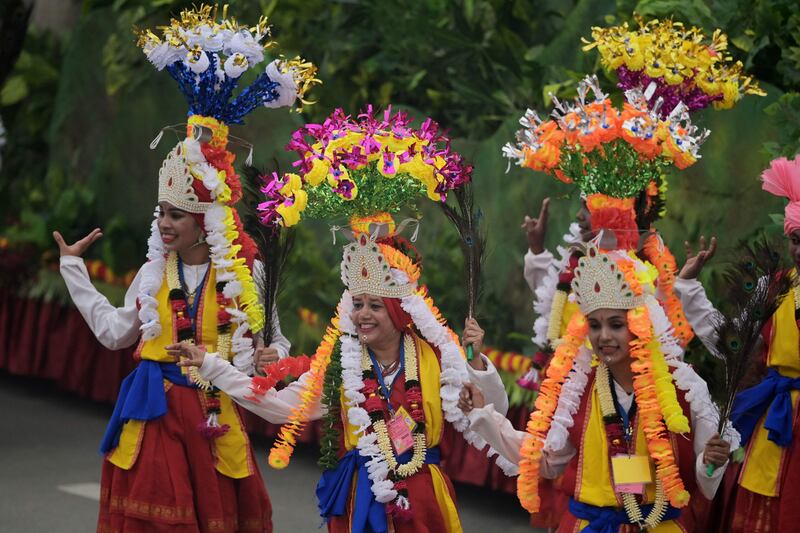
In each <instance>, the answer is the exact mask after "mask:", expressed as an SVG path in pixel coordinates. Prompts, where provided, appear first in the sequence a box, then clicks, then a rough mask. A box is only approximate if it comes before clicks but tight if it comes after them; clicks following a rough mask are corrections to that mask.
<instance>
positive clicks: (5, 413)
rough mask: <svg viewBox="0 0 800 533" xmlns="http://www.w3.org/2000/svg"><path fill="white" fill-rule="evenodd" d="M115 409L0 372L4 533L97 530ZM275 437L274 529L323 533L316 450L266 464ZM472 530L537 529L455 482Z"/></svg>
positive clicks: (262, 454) (269, 478) (0, 530)
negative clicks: (287, 462)
mask: <svg viewBox="0 0 800 533" xmlns="http://www.w3.org/2000/svg"><path fill="white" fill-rule="evenodd" d="M110 413H111V408H110V407H109V406H105V405H98V404H95V403H92V402H89V401H85V400H81V399H78V398H75V397H74V396H71V395H68V394H65V393H62V392H59V391H57V390H55V388H54V387H53V386H51V385H50V384H48V383H44V382H41V381H35V380H28V379H21V378H17V377H11V376H8V375H7V374H4V373H0V533H11V532H14V533H17V532H25V533H85V532H91V531H94V527H95V520H96V517H97V501H96V498H97V494H98V493H99V488H98V487H99V486H98V483H99V481H100V457H99V455H98V454H97V452H96V450H97V445H98V442H99V441H100V437H101V436H102V433H103V430H104V429H105V423H106V420H107V419H108V416H109V414H110ZM269 445H270V442H269V441H268V440H266V439H264V440H255V441H254V446H255V449H256V451H257V455H258V461H259V463H260V466H261V472H262V473H263V474H264V479H265V482H266V484H267V488H268V489H269V493H270V497H271V498H272V505H273V508H274V515H273V520H274V524H275V531H276V532H277V533H281V532H284V531H292V532H306V531H307V532H318V531H321V530H319V529H318V526H319V523H320V522H319V517H318V515H317V512H316V503H315V501H314V491H313V487H314V486H315V485H316V481H317V479H318V477H319V470H318V468H317V465H316V452H315V450H313V449H311V448H300V449H299V450H298V451H297V453H296V455H295V457H294V458H293V459H292V465H291V467H290V468H288V469H286V470H283V471H279V470H273V469H271V468H269V467H268V466H267V465H266V450H268V447H269ZM456 491H457V493H458V503H459V512H460V514H461V519H462V522H463V524H464V531H465V532H467V533H489V532H496V531H502V532H503V533H522V532H526V533H527V532H530V531H533V530H532V529H531V528H530V527H529V526H528V518H527V514H526V513H525V512H524V511H523V510H522V509H521V508H520V507H519V504H518V502H517V501H516V499H515V498H514V497H513V496H510V495H507V494H500V493H495V492H491V491H487V490H483V489H478V488H475V487H470V486H466V485H459V486H457V487H456Z"/></svg>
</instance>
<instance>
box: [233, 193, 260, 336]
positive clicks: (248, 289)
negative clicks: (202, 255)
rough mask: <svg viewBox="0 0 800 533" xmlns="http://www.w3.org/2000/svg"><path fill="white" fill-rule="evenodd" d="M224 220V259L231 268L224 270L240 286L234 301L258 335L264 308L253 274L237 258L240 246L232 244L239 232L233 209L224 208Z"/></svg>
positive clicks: (240, 258) (241, 260) (240, 259)
mask: <svg viewBox="0 0 800 533" xmlns="http://www.w3.org/2000/svg"><path fill="white" fill-rule="evenodd" d="M223 208H224V209H225V218H224V221H223V223H224V224H225V232H224V236H225V239H226V240H227V241H228V242H229V243H231V245H230V248H229V250H228V253H227V254H226V255H225V259H226V260H228V261H230V262H231V266H230V267H229V268H227V269H226V270H230V271H232V272H233V274H234V275H235V276H236V279H237V281H239V283H240V284H241V286H242V293H241V294H240V295H239V296H238V298H237V299H236V301H237V302H238V305H239V306H240V307H241V309H242V311H244V313H245V314H247V323H248V324H249V325H250V330H251V331H252V332H253V333H258V332H259V331H261V330H262V329H263V328H264V306H263V305H261V302H260V301H259V298H258V291H257V290H256V283H255V281H254V280H253V274H252V272H250V269H249V268H248V267H247V263H246V262H245V259H244V258H243V257H239V251H240V250H241V246H240V245H238V244H233V243H234V242H236V239H238V238H239V231H238V230H237V229H236V223H235V222H234V218H233V208H231V207H228V206H224V207H223Z"/></svg>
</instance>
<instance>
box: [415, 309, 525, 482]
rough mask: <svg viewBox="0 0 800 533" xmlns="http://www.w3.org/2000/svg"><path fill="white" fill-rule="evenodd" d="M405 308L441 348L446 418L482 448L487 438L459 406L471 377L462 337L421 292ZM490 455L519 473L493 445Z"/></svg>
mask: <svg viewBox="0 0 800 533" xmlns="http://www.w3.org/2000/svg"><path fill="white" fill-rule="evenodd" d="M400 306H401V307H402V308H403V310H404V311H405V312H406V313H408V314H409V315H411V319H412V320H413V321H414V325H415V326H417V328H418V329H419V331H420V333H422V336H423V338H424V339H425V340H426V341H428V342H430V343H431V344H433V345H434V346H435V347H436V348H438V350H439V353H440V354H441V374H440V377H439V383H440V386H439V396H440V397H441V399H442V411H443V412H444V417H445V420H447V421H448V422H450V423H451V424H453V427H454V428H455V429H456V431H458V432H460V433H461V434H462V435H463V436H464V440H466V441H467V442H468V443H469V444H471V445H472V446H474V447H476V448H477V449H479V450H482V449H483V448H485V447H486V444H487V443H486V441H485V440H484V439H483V438H482V437H480V436H479V435H478V434H477V433H475V432H474V431H472V430H471V429H469V419H468V418H467V416H466V415H465V414H464V413H463V412H462V411H461V409H459V408H458V397H459V394H460V393H461V389H462V388H463V387H464V382H465V381H468V378H469V376H468V374H467V367H466V365H467V362H466V359H465V358H464V356H463V353H462V349H461V346H460V345H459V344H458V343H457V342H456V340H455V339H457V338H458V337H456V336H455V334H454V333H453V332H452V331H451V330H450V329H449V328H447V327H446V326H443V325H442V324H440V323H439V321H438V320H437V319H436V317H435V316H434V314H433V313H432V312H431V310H430V307H428V304H427V303H425V299H424V298H423V297H422V296H420V295H419V294H412V295H411V296H406V297H404V298H403V299H402V300H401V301H400ZM486 455H487V456H488V457H494V458H495V462H496V463H497V465H498V466H499V467H500V468H501V469H502V470H503V473H505V474H506V475H508V476H512V475H516V473H517V472H518V467H517V466H516V465H514V464H513V463H511V462H510V461H508V460H506V459H505V458H504V457H502V456H501V455H500V454H499V453H498V452H497V451H496V450H495V449H493V448H491V447H489V450H488V451H487V453H486Z"/></svg>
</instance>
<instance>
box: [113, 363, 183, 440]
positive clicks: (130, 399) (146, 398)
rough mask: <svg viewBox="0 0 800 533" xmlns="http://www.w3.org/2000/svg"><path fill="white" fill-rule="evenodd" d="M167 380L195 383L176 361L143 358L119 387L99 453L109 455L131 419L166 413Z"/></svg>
mask: <svg viewBox="0 0 800 533" xmlns="http://www.w3.org/2000/svg"><path fill="white" fill-rule="evenodd" d="M164 379H167V380H169V381H170V382H171V383H174V384H175V385H180V386H182V387H193V386H194V385H193V384H192V383H191V382H189V381H188V378H187V376H184V375H183V374H181V369H180V368H179V367H178V365H176V364H175V363H159V362H158V361H150V360H147V359H143V360H142V361H141V362H140V363H139V366H137V367H136V368H135V369H134V370H133V372H131V373H130V374H128V377H126V378H125V380H124V381H123V382H122V385H121V386H120V389H119V396H117V403H116V405H114V412H113V413H112V414H111V420H109V421H108V426H106V432H105V435H103V440H102V441H101V442H100V453H102V454H106V453H108V452H110V451H111V450H113V449H114V448H116V447H117V445H119V437H120V434H121V433H122V426H123V425H124V424H125V422H127V421H128V420H153V419H154V418H158V417H160V416H163V415H165V414H166V413H167V393H166V392H164Z"/></svg>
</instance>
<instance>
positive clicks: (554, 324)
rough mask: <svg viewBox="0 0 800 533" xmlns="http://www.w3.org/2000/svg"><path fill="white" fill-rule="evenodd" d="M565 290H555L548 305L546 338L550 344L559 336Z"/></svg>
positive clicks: (565, 296) (565, 302)
mask: <svg viewBox="0 0 800 533" xmlns="http://www.w3.org/2000/svg"><path fill="white" fill-rule="evenodd" d="M567 296H568V295H567V292H566V291H562V290H556V292H555V294H553V303H552V305H551V306H550V317H549V319H548V320H549V321H548V322H547V340H548V341H549V342H550V343H551V344H552V343H554V342H555V341H557V340H558V339H559V338H560V337H561V321H562V320H563V319H564V308H565V307H566V305H567Z"/></svg>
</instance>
